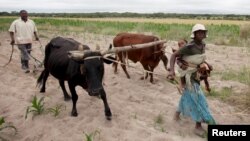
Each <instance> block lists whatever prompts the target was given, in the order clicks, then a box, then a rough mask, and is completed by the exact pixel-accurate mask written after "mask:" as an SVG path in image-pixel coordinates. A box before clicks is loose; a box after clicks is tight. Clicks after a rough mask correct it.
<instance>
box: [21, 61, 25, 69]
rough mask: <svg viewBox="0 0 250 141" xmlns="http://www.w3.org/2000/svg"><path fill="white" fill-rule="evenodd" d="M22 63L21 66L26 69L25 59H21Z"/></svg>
mask: <svg viewBox="0 0 250 141" xmlns="http://www.w3.org/2000/svg"><path fill="white" fill-rule="evenodd" d="M21 65H22V66H21V68H22V69H23V70H25V69H26V65H25V60H21Z"/></svg>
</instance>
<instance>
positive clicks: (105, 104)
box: [101, 90, 112, 120]
mask: <svg viewBox="0 0 250 141" xmlns="http://www.w3.org/2000/svg"><path fill="white" fill-rule="evenodd" d="M101 91H102V93H101V98H102V101H103V104H104V108H105V111H104V112H105V116H106V119H107V120H111V118H112V113H111V110H110V108H109V105H108V102H107V98H106V93H105V91H104V90H101Z"/></svg>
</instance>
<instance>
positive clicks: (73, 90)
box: [68, 81, 78, 117]
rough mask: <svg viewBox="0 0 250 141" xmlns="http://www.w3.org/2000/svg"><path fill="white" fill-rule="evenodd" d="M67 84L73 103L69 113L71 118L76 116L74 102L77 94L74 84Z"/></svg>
mask: <svg viewBox="0 0 250 141" xmlns="http://www.w3.org/2000/svg"><path fill="white" fill-rule="evenodd" d="M68 84H69V90H70V92H71V96H72V102H73V107H72V111H71V116H74V117H76V116H77V115H78V113H77V110H76V102H77V100H78V95H77V93H76V90H75V85H74V83H72V82H69V81H68Z"/></svg>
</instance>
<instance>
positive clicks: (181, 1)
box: [0, 0, 250, 15]
mask: <svg viewBox="0 0 250 141" xmlns="http://www.w3.org/2000/svg"><path fill="white" fill-rule="evenodd" d="M21 9H26V10H28V12H45V13H50V12H65V13H75V12H77V13H80V12H83V13H91V12H138V13H155V12H163V13H196V14H247V15H250V0H0V12H3V11H7V12H11V11H20V10H21Z"/></svg>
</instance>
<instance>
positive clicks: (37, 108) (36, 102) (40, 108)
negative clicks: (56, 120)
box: [25, 96, 45, 119]
mask: <svg viewBox="0 0 250 141" xmlns="http://www.w3.org/2000/svg"><path fill="white" fill-rule="evenodd" d="M44 111H45V110H44V97H41V98H40V99H38V98H37V97H36V96H34V97H33V99H32V101H31V106H28V107H27V109H26V114H25V119H27V117H28V114H29V113H33V115H40V114H42V113H43V112H44Z"/></svg>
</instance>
